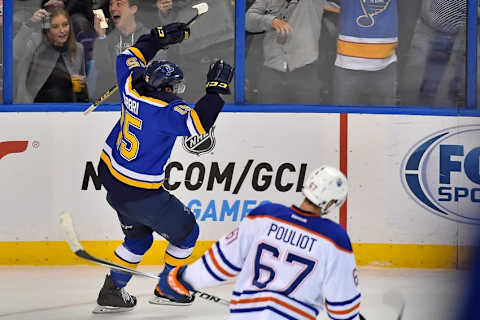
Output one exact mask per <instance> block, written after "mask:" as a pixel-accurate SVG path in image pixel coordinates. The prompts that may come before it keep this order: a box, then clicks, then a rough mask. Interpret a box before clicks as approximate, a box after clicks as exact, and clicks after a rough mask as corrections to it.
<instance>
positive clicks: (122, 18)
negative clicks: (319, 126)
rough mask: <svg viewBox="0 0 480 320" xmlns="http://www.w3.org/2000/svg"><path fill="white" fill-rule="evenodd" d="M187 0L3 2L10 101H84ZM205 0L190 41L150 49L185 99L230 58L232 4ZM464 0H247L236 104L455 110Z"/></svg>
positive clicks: (181, 11) (187, 14)
mask: <svg viewBox="0 0 480 320" xmlns="http://www.w3.org/2000/svg"><path fill="white" fill-rule="evenodd" d="M1 2H3V1H1V0H0V3H1ZM198 2H200V0H17V1H15V3H14V17H13V21H14V25H13V29H14V102H15V103H32V102H87V101H93V100H95V99H96V98H98V97H99V96H101V95H102V94H103V93H104V92H105V91H106V90H107V89H108V88H110V87H112V85H113V84H114V83H115V81H116V77H115V71H114V70H115V57H116V56H117V55H118V54H119V53H120V52H121V51H123V50H124V49H126V48H127V47H129V46H130V45H132V44H133V43H134V42H135V41H136V40H137V39H138V37H139V36H140V35H142V34H143V33H147V32H149V30H150V29H151V28H152V27H154V26H157V25H164V24H167V23H171V22H174V21H188V20H189V19H190V18H191V17H193V16H194V15H195V10H194V9H192V5H194V4H197V3H198ZM206 2H207V3H208V4H209V12H208V14H207V15H208V16H206V17H205V18H202V19H198V20H197V21H195V23H194V25H193V26H192V36H191V39H189V41H185V42H184V43H182V44H176V45H172V46H171V47H169V48H168V49H167V50H162V51H160V52H159V53H158V55H157V57H155V59H157V60H159V59H160V60H169V61H172V62H174V63H176V64H179V65H182V66H183V69H184V73H185V80H186V85H187V89H186V93H185V94H184V99H185V100H186V101H189V100H191V99H194V98H195V97H197V96H198V95H199V92H196V91H199V90H200V89H201V86H200V85H199V84H200V83H202V82H204V79H202V78H201V75H202V74H203V72H201V71H204V70H207V69H208V65H209V64H210V63H211V62H212V61H215V60H216V59H217V58H222V59H225V60H226V61H228V62H230V63H233V62H234V46H235V39H234V34H235V8H234V2H233V1H227V0H222V1H218V0H217V1H213V0H207V1H206ZM466 2H467V0H420V1H418V0H401V1H398V0H247V8H246V9H247V11H246V15H245V29H246V42H245V44H246V45H245V57H246V65H245V102H246V103H254V104H308V105H314V104H335V105H390V106H395V105H406V106H409V105H419V106H421V105H423V106H442V105H444V106H462V105H464V104H465V41H466V40H465V38H466V37H465V35H466ZM98 10H101V11H102V13H103V15H104V16H105V18H106V20H105V21H104V23H102V19H101V18H102V15H101V14H99V13H98V12H99V11H98ZM399 21H402V23H399ZM105 22H106V23H105ZM232 88H233V86H232ZM233 96H234V95H232V96H230V97H229V98H228V99H230V100H229V101H227V103H232V102H233ZM118 101H120V97H119V96H118V95H117V96H115V95H114V96H112V97H111V98H110V100H109V102H118Z"/></svg>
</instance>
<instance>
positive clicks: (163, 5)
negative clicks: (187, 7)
mask: <svg viewBox="0 0 480 320" xmlns="http://www.w3.org/2000/svg"><path fill="white" fill-rule="evenodd" d="M157 8H158V9H159V10H160V12H162V13H166V12H167V11H168V10H170V9H172V0H157Z"/></svg>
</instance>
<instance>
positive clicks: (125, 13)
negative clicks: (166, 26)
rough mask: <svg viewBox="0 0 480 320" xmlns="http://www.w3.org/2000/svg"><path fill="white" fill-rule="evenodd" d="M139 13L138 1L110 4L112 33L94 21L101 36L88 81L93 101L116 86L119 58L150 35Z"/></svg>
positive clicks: (116, 0) (115, 0)
mask: <svg viewBox="0 0 480 320" xmlns="http://www.w3.org/2000/svg"><path fill="white" fill-rule="evenodd" d="M138 9H139V1H138V0H110V2H109V16H110V21H111V22H113V27H114V29H113V30H106V29H102V28H101V26H100V20H99V19H98V17H95V30H96V32H97V36H98V38H97V40H96V41H95V44H94V48H93V61H94V62H93V63H94V66H93V68H94V69H95V70H94V71H93V72H92V73H93V75H92V76H90V75H89V77H88V86H89V89H90V91H91V93H94V94H93V96H92V98H98V97H100V96H102V95H103V94H104V93H105V91H106V90H107V89H109V88H111V87H112V86H113V85H114V84H115V83H116V75H115V61H116V57H117V55H118V54H120V53H121V52H123V51H124V50H125V49H127V48H128V47H130V46H132V45H133V44H134V43H135V42H136V41H137V39H138V38H139V37H140V36H141V35H142V34H145V33H149V32H150V29H149V28H147V27H145V26H144V25H143V23H141V22H140V21H138V20H137V18H136V14H137V11H138ZM157 25H159V24H157ZM156 57H158V56H156ZM110 101H112V102H118V101H120V96H119V94H118V93H115V94H114V95H112V96H111V97H110Z"/></svg>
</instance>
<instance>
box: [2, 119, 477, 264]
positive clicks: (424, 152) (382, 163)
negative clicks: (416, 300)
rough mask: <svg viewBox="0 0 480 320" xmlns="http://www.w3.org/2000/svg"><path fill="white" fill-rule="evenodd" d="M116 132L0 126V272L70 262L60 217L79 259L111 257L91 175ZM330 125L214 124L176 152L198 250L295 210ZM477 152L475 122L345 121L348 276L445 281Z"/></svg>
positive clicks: (85, 125)
mask: <svg viewBox="0 0 480 320" xmlns="http://www.w3.org/2000/svg"><path fill="white" fill-rule="evenodd" d="M117 118H118V114H117V113H112V112H96V113H92V114H90V115H88V116H83V115H82V114H81V113H53V112H52V113H23V114H14V113H11V114H9V113H5V114H0V170H1V172H2V179H1V181H0V190H1V201H2V213H3V216H4V217H3V221H4V223H3V224H1V225H0V247H1V248H2V250H0V252H1V253H0V263H1V264H57V263H59V264H64V263H66V264H69V263H77V262H79V261H78V260H75V259H73V256H72V255H69V252H68V249H67V247H66V244H65V243H64V242H63V234H62V233H61V230H60V228H59V224H58V216H59V214H60V212H62V211H64V210H68V211H70V212H71V213H72V216H73V219H74V224H75V227H76V229H77V232H78V236H79V238H80V240H82V241H84V244H85V246H86V247H88V248H90V247H91V248H92V250H94V251H95V252H98V253H99V254H101V255H104V256H105V257H107V256H108V254H109V253H110V251H111V250H112V248H115V246H116V245H118V243H120V241H121V239H122V233H121V230H120V227H119V224H118V222H117V218H116V216H115V213H114V212H113V210H112V209H111V208H110V207H109V206H108V204H107V202H106V201H105V194H106V193H105V190H104V189H103V188H102V187H101V185H100V182H99V180H98V177H97V172H96V170H97V169H96V167H97V163H98V159H99V155H100V151H101V149H102V146H103V143H104V140H105V137H106V135H107V134H108V132H109V131H110V128H111V127H112V125H113V124H114V123H115V122H116V120H117ZM339 123H340V116H339V115H338V114H321V113H316V114H275V113H274V114H270V113H266V114H259V113H222V114H221V115H220V117H219V119H218V120H217V123H216V125H215V126H214V128H213V129H212V130H211V131H210V132H209V133H208V134H206V135H204V136H201V137H191V138H178V139H177V143H176V145H175V148H174V151H173V153H172V157H171V160H170V162H169V164H168V165H167V167H166V170H165V171H166V177H167V182H166V184H165V187H166V188H167V189H168V190H169V191H171V192H172V193H173V194H174V195H176V196H177V197H178V198H179V199H180V200H182V201H183V202H184V203H185V204H186V205H187V206H188V207H190V208H191V210H192V211H193V213H194V214H195V217H196V219H197V221H198V222H199V225H200V230H201V232H200V240H201V244H202V245H203V247H202V248H203V249H205V248H207V247H208V245H210V244H211V243H212V241H215V240H216V239H217V238H218V237H220V236H222V235H223V234H225V233H227V232H229V231H230V230H231V229H233V228H234V227H235V226H236V225H237V224H238V223H240V221H241V220H242V218H243V217H244V216H245V215H246V214H248V212H249V211H250V210H251V209H253V208H254V207H256V206H257V205H259V204H261V203H263V202H268V201H271V202H279V203H282V204H286V205H291V204H299V203H300V201H301V200H302V194H301V186H302V184H303V181H304V179H305V178H306V176H307V175H308V173H309V172H310V170H312V169H313V168H314V167H316V166H319V165H322V164H329V165H333V166H339V153H340V148H341V146H340V145H339V141H340V135H341V134H343V133H340V130H339ZM479 150H480V124H479V120H478V118H454V117H425V116H408V115H360V114H358V115H357V114H350V115H348V147H347V150H346V152H347V154H348V169H347V175H348V178H349V187H350V190H349V197H348V204H347V230H348V232H349V234H350V236H351V239H352V242H353V243H354V250H355V252H356V256H357V260H358V262H359V264H360V265H379V266H386V267H391V266H393V267H395V266H400V267H402V266H406V267H455V266H456V265H457V261H458V259H459V257H458V255H459V254H461V252H462V248H464V247H466V246H469V245H472V244H473V235H474V233H475V232H477V230H478V225H479V223H480V216H479V212H480V205H479V204H480V175H479V158H480V151H479ZM330 218H331V219H332V220H335V221H338V212H334V213H332V214H331V216H330ZM157 239H158V240H161V238H160V237H157ZM156 243H163V242H162V241H157V242H156ZM160 245H162V244H160ZM89 246H90V247H89ZM27 252H28V253H27ZM47 252H48V254H46V253H47ZM35 253H38V254H43V256H44V257H43V258H42V257H38V256H36V255H35ZM407 253H408V254H407ZM45 255H47V257H46V258H45ZM157 255H160V254H157ZM60 256H62V258H58V257H60ZM145 263H152V264H155V263H158V257H148V254H147V256H146V257H145Z"/></svg>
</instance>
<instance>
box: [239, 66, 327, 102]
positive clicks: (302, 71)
mask: <svg viewBox="0 0 480 320" xmlns="http://www.w3.org/2000/svg"><path fill="white" fill-rule="evenodd" d="M316 64H317V62H314V63H311V64H308V65H306V66H304V67H301V68H298V69H295V70H293V71H290V72H281V71H277V70H274V69H272V68H268V67H263V68H262V69H261V70H259V72H260V77H259V81H258V87H259V88H258V89H259V90H258V91H259V92H258V98H257V99H258V100H257V99H256V101H248V102H249V103H261V104H322V103H325V101H324V91H325V90H324V89H323V87H324V85H322V82H321V79H320V75H319V72H318V67H317V66H316Z"/></svg>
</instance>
